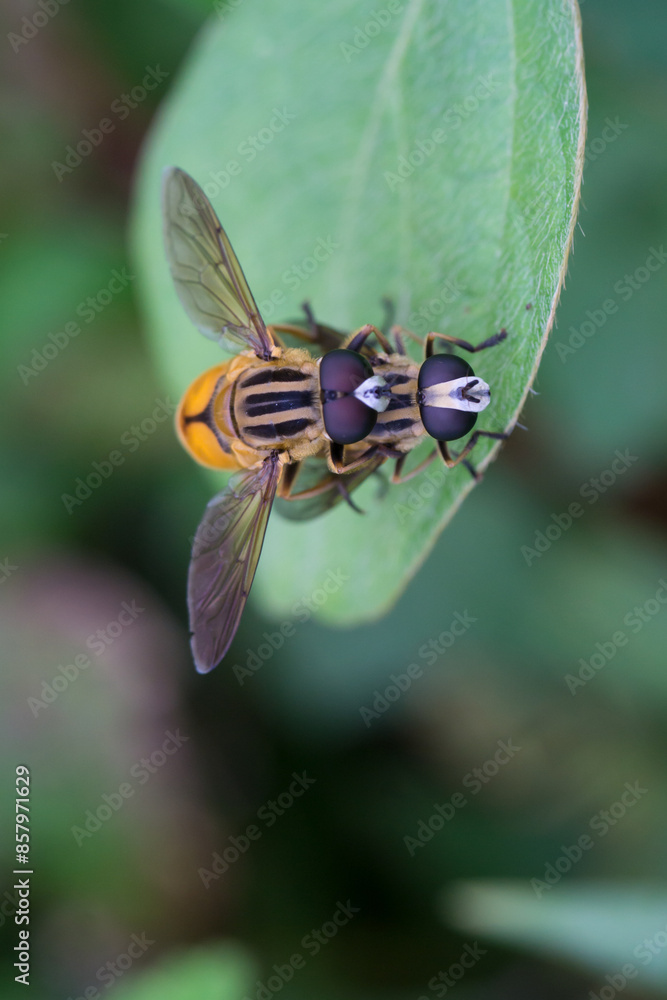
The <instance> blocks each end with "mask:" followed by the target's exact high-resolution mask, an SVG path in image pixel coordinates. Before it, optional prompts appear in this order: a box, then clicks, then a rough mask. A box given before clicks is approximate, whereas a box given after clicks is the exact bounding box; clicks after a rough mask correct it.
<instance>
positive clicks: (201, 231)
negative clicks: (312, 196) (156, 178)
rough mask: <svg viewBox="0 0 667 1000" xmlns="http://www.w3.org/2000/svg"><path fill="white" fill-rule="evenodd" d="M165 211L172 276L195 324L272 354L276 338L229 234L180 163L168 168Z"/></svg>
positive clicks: (233, 347)
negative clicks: (262, 311)
mask: <svg viewBox="0 0 667 1000" xmlns="http://www.w3.org/2000/svg"><path fill="white" fill-rule="evenodd" d="M162 216H163V223H164V242H165V247H166V251H167V259H168V261H169V267H170V270H171V276H172V278H173V279H174V285H175V286H176V291H177V292H178V297H179V298H180V300H181V303H182V305H183V308H184V309H185V311H186V313H187V314H188V316H189V317H190V319H191V320H192V322H193V323H194V325H195V326H196V327H197V328H198V329H199V330H201V332H202V333H203V334H204V335H205V336H207V337H210V338H211V340H216V341H218V342H219V343H220V344H221V345H222V346H223V347H227V348H228V349H230V350H237V349H238V345H239V344H240V345H241V346H243V347H245V348H251V349H252V350H253V351H254V352H255V354H257V355H258V356H259V357H261V358H268V357H270V356H271V349H272V348H273V346H274V341H273V338H272V337H271V335H270V333H269V332H268V330H267V329H266V326H265V324H264V320H263V319H262V317H261V316H260V314H259V310H258V308H257V305H256V303H255V300H254V298H253V297H252V293H251V291H250V289H249V288H248V283H247V281H246V280H245V276H244V274H243V271H242V270H241V265H240V264H239V262H238V260H237V259H236V254H235V253H234V251H233V250H232V246H231V243H230V242H229V240H228V238H227V234H226V233H225V231H224V229H223V228H222V226H221V225H220V221H219V219H218V217H217V215H216V214H215V212H214V210H213V206H212V205H211V203H210V201H209V200H208V198H207V197H206V195H205V194H204V192H203V191H202V189H201V188H200V187H199V185H198V184H197V183H196V181H194V180H193V179H192V177H190V175H189V174H186V173H185V171H184V170H180V169H179V168H178V167H167V169H166V170H165V172H164V179H163V184H162ZM230 341H231V342H232V344H231V345H229V342H230Z"/></svg>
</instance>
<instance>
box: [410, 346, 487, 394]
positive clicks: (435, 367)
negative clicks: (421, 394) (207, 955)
mask: <svg viewBox="0 0 667 1000" xmlns="http://www.w3.org/2000/svg"><path fill="white" fill-rule="evenodd" d="M474 375H475V373H474V372H473V370H472V368H471V367H470V365H469V364H468V362H467V361H464V360H463V358H458V357H457V356H456V355H455V354H432V355H431V357H430V358H427V359H426V361H425V362H424V364H423V365H422V366H421V368H420V369H419V382H418V386H419V388H420V389H426V388H427V386H429V385H439V384H440V383H441V382H452V381H453V380H454V379H455V378H468V377H469V376H473V377H474Z"/></svg>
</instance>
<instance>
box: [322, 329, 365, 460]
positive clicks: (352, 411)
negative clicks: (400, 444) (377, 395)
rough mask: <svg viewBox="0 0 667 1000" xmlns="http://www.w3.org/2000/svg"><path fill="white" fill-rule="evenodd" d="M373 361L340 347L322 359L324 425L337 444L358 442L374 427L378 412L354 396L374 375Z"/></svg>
mask: <svg viewBox="0 0 667 1000" xmlns="http://www.w3.org/2000/svg"><path fill="white" fill-rule="evenodd" d="M372 375H373V369H372V367H371V365H370V362H369V361H368V360H367V359H366V358H364V357H362V355H361V354H357V352H356V351H347V350H345V349H343V348H340V349H339V350H336V351H330V352H329V353H328V354H325V355H324V357H323V358H322V361H321V362H320V388H321V390H322V414H323V417H324V427H325V430H326V432H327V434H328V435H329V437H330V438H331V440H332V441H335V442H336V444H355V443H356V442H357V441H361V440H363V438H365V437H366V436H367V435H368V434H370V432H371V431H372V430H373V428H374V427H375V423H376V421H377V416H378V415H377V412H376V411H375V410H372V409H371V408H370V407H369V406H366V404H365V403H362V401H361V400H360V399H357V398H356V396H354V395H352V394H353V393H354V391H355V389H358V388H359V386H360V385H361V384H362V383H363V382H365V381H366V379H368V378H371V376H372Z"/></svg>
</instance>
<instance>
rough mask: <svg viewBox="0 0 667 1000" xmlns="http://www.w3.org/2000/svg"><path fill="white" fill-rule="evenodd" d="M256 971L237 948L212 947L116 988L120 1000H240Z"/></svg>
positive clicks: (173, 960) (179, 957)
mask: <svg viewBox="0 0 667 1000" xmlns="http://www.w3.org/2000/svg"><path fill="white" fill-rule="evenodd" d="M255 973H256V969H255V967H254V965H253V963H252V962H251V960H250V957H249V956H248V954H247V953H246V952H245V951H244V950H243V949H242V948H241V947H240V946H239V945H236V944H230V943H226V944H224V945H209V946H206V947H203V948H196V949H193V950H192V951H189V952H187V953H185V954H181V955H176V956H173V957H170V958H168V959H166V960H164V961H162V962H159V963H158V964H157V965H156V966H154V967H153V968H151V969H150V970H149V971H147V972H144V973H141V974H139V975H137V977H136V979H133V980H129V979H128V982H127V984H124V983H123V984H119V985H118V986H117V987H116V995H117V997H118V1000H238V998H239V997H241V996H243V995H244V994H245V993H247V992H249V990H250V987H251V984H252V980H253V976H254V974H255Z"/></svg>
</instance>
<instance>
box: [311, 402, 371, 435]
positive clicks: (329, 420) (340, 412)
mask: <svg viewBox="0 0 667 1000" xmlns="http://www.w3.org/2000/svg"><path fill="white" fill-rule="evenodd" d="M322 412H323V415H324V427H325V430H326V432H327V434H328V435H329V437H330V438H331V440H332V441H335V442H336V444H356V442H357V441H362V440H363V439H364V438H365V437H366V436H367V435H368V434H370V432H371V431H372V430H373V428H374V427H375V424H376V421H377V418H378V415H377V413H376V412H375V410H371V408H370V407H369V406H366V404H365V403H362V402H361V400H359V399H357V398H356V397H355V396H339V397H338V399H329V400H326V399H325V400H324V402H323V404H322Z"/></svg>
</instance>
